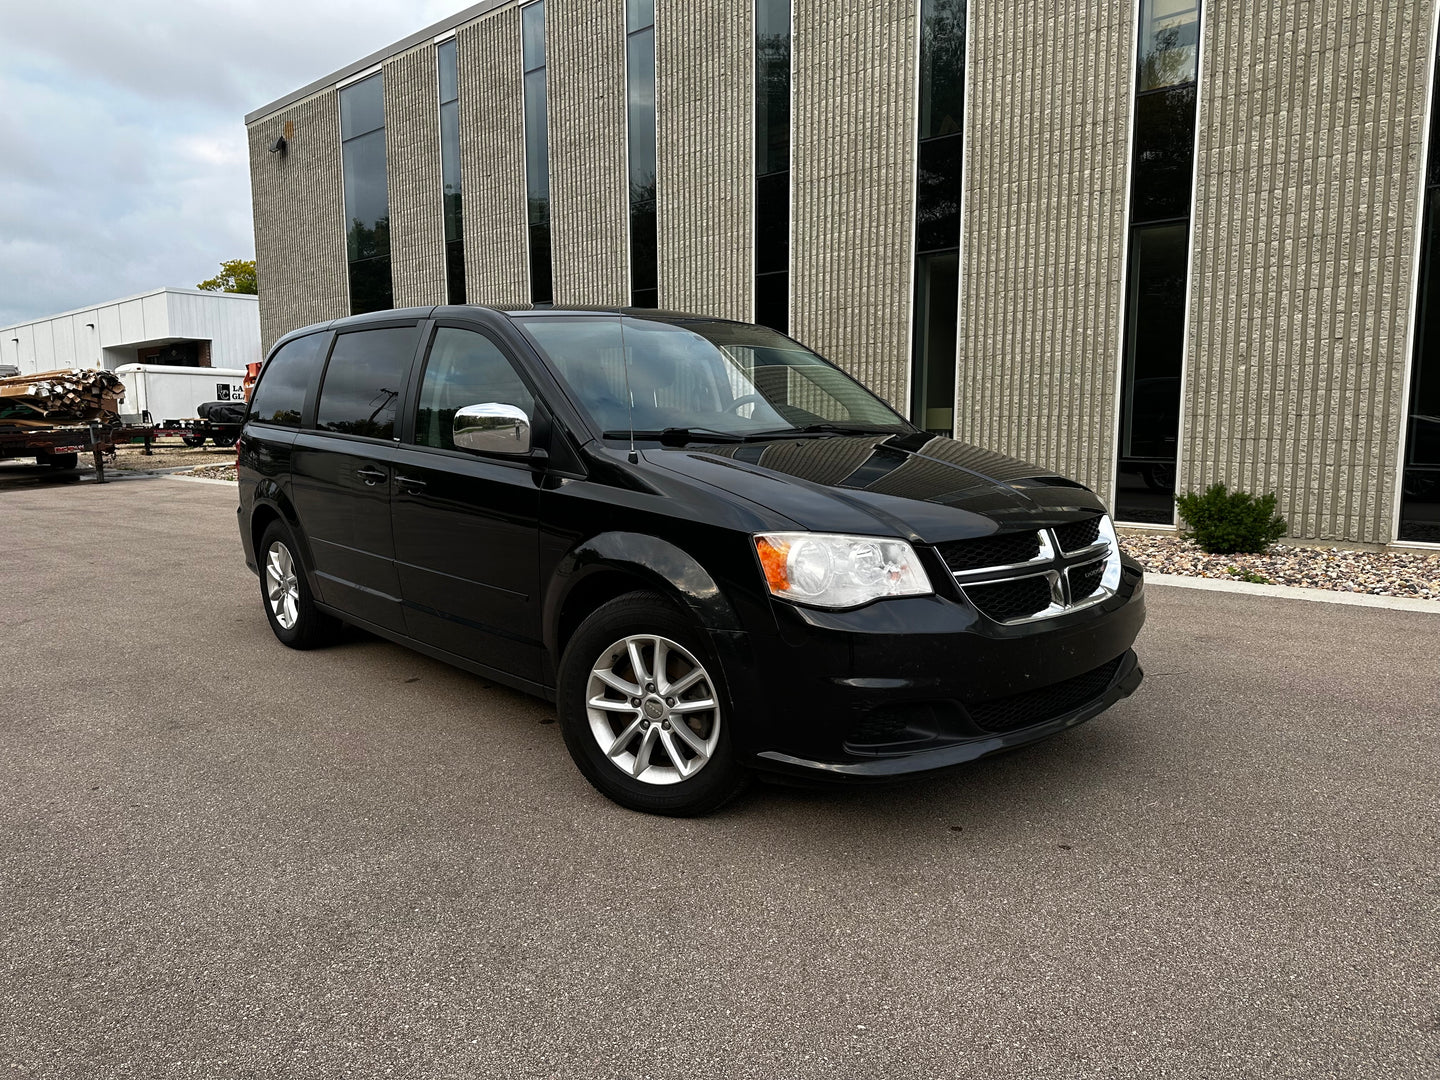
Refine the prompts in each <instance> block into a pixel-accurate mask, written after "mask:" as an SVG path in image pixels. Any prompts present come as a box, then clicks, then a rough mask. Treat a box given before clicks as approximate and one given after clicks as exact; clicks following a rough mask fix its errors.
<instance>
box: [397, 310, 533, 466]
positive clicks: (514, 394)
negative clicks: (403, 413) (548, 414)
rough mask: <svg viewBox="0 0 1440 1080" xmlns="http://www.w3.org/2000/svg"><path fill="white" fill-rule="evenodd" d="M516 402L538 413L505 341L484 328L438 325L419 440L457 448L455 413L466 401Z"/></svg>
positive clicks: (418, 419) (423, 390)
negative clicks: (503, 345)
mask: <svg viewBox="0 0 1440 1080" xmlns="http://www.w3.org/2000/svg"><path fill="white" fill-rule="evenodd" d="M491 402H497V403H499V404H502V405H516V406H518V407H519V408H521V409H524V410H525V415H526V416H529V417H531V418H532V419H533V418H534V416H535V398H534V396H533V395H532V394H531V393H530V391H529V389H527V388H526V386H525V383H524V381H522V380H521V378H520V376H519V374H517V373H516V371H515V368H514V367H513V366H512V365H511V363H510V361H509V360H508V359H507V358H506V356H505V354H504V353H502V352H501V351H500V349H499V347H498V346H497V345H496V344H495V343H494V342H493V341H491V340H490V339H489V338H488V337H486V336H485V335H484V334H477V333H475V332H474V331H473V330H457V329H455V328H454V327H450V326H442V327H440V328H439V329H438V330H436V331H435V339H434V341H433V342H432V343H431V345H430V359H429V361H428V362H427V363H426V364H425V377H424V379H423V380H422V381H421V383H420V402H419V407H418V408H417V410H416V413H415V441H416V442H417V443H418V444H419V445H421V446H434V447H438V448H440V449H442V450H454V449H455V440H454V437H453V435H454V432H453V427H454V422H455V413H456V411H457V410H459V409H463V408H464V407H465V406H466V405H487V404H490V403H491Z"/></svg>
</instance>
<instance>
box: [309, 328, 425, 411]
mask: <svg viewBox="0 0 1440 1080" xmlns="http://www.w3.org/2000/svg"><path fill="white" fill-rule="evenodd" d="M419 337H420V331H419V329H418V328H417V327H414V326H399V327H387V328H385V329H381V330H357V331H355V332H353V333H349V334H341V335H339V336H338V337H337V338H336V339H335V347H334V348H333V349H331V350H330V363H329V364H328V365H326V368H325V382H324V384H323V385H322V386H321V387H320V404H319V406H318V408H317V409H316V412H315V426H316V427H318V428H320V429H321V430H322V431H334V432H337V433H338V434H341V435H367V436H369V437H370V438H372V439H391V438H394V437H395V411H396V409H397V407H398V403H399V399H400V390H401V387H402V386H403V385H404V379H405V375H406V373H407V372H408V371H409V369H410V360H411V358H412V357H413V356H414V355H415V345H416V343H417V342H418V341H419Z"/></svg>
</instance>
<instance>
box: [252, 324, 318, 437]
mask: <svg viewBox="0 0 1440 1080" xmlns="http://www.w3.org/2000/svg"><path fill="white" fill-rule="evenodd" d="M324 342H325V335H324V334H309V335H307V336H305V337H302V338H296V339H295V340H294V341H289V342H286V343H285V344H284V345H282V346H281V347H280V349H279V351H278V352H276V353H275V355H274V356H272V357H270V359H269V360H268V361H266V363H265V366H264V368H262V369H261V371H260V381H259V382H258V383H257V384H256V386H255V390H254V392H253V393H252V394H251V395H250V413H249V417H250V419H251V420H255V421H258V422H260V423H262V424H278V425H280V426H281V427H294V428H298V427H299V426H300V414H301V412H302V411H303V410H304V408H305V395H306V394H307V393H309V391H310V384H311V383H312V382H314V380H315V376H316V375H317V374H318V373H319V371H320V363H321V361H322V360H323V359H324V353H323V352H322V350H321V346H322V345H323V344H324Z"/></svg>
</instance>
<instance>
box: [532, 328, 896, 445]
mask: <svg viewBox="0 0 1440 1080" xmlns="http://www.w3.org/2000/svg"><path fill="white" fill-rule="evenodd" d="M517 321H518V322H519V323H520V324H521V326H522V327H523V328H524V330H525V332H526V333H527V334H528V335H529V336H530V338H531V340H533V341H534V342H535V343H536V345H538V346H539V348H540V350H541V351H542V352H543V353H544V354H545V355H546V356H548V357H549V358H550V362H551V364H552V365H553V366H554V368H555V370H556V372H557V373H558V374H559V375H560V377H561V378H562V379H563V380H564V382H565V383H566V386H567V388H568V390H569V391H570V396H571V398H572V400H574V401H575V402H576V404H578V405H579V406H580V407H581V408H583V409H584V410H585V411H586V412H587V413H589V415H590V419H591V421H592V422H593V423H594V424H595V426H596V427H597V428H599V429H600V431H602V432H603V433H604V434H605V435H606V437H611V438H622V437H628V436H629V434H630V431H631V425H632V423H633V425H634V430H635V432H636V433H637V435H640V437H644V435H648V436H649V437H651V438H655V437H658V436H659V435H660V434H661V433H662V432H666V433H672V434H674V433H684V432H689V431H692V430H693V431H694V432H695V434H696V438H697V439H703V438H704V437H705V436H715V435H718V436H722V437H738V438H744V437H746V436H750V435H759V434H762V433H763V434H766V435H770V434H785V433H789V432H796V431H805V430H810V429H815V430H845V431H849V430H857V431H865V432H892V431H911V430H913V429H912V428H911V426H910V425H909V424H908V423H907V422H906V421H905V420H903V419H902V418H901V417H900V416H899V415H897V414H896V413H895V412H894V411H893V410H892V409H891V408H890V407H889V406H888V405H886V404H885V403H884V402H883V401H881V400H880V399H879V398H877V397H876V396H875V395H874V394H872V393H870V391H868V390H866V389H865V388H864V387H863V386H861V385H860V384H859V383H857V382H855V380H853V379H851V378H850V377H849V376H848V375H846V374H845V373H844V372H842V371H840V370H839V369H838V368H836V367H835V366H833V365H832V364H830V363H828V362H826V361H825V360H822V359H820V357H818V356H816V355H815V354H814V353H812V352H810V351H809V350H808V349H806V348H804V347H802V346H800V345H797V344H796V343H795V342H793V341H791V340H790V339H789V338H786V337H783V336H782V335H780V334H777V333H775V332H774V331H773V330H767V329H766V328H764V327H761V326H749V325H746V324H744V323H731V322H719V321H710V320H702V319H696V320H688V321H686V322H684V323H668V322H655V321H652V320H649V319H634V318H625V319H624V326H625V329H624V354H623V356H624V357H625V359H628V368H629V371H628V372H627V371H626V367H627V364H626V363H625V360H622V352H621V331H620V323H621V319H620V317H619V316H615V315H596V316H594V317H590V316H575V317H571V316H566V317H563V318H545V317H522V318H520V319H519V320H517ZM627 382H628V390H629V393H628V403H627V393H626V390H627ZM641 433H644V435H641Z"/></svg>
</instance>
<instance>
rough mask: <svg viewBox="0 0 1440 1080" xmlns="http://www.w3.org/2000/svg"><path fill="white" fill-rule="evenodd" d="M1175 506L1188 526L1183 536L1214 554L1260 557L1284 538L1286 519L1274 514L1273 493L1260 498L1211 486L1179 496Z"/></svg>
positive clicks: (1223, 486) (1219, 485)
mask: <svg viewBox="0 0 1440 1080" xmlns="http://www.w3.org/2000/svg"><path fill="white" fill-rule="evenodd" d="M1175 503H1176V505H1177V506H1179V507H1180V517H1181V518H1183V519H1184V521H1185V524H1186V526H1187V529H1186V531H1185V532H1184V534H1183V535H1185V536H1188V537H1190V538H1191V539H1192V540H1194V541H1195V542H1196V543H1197V544H1199V545H1200V547H1201V549H1202V550H1204V551H1208V552H1209V553H1210V554H1212V555H1231V554H1238V553H1240V552H1253V553H1256V554H1258V553H1260V552H1263V551H1264V550H1265V549H1266V548H1267V547H1269V546H1270V544H1271V543H1272V542H1273V541H1275V540H1279V539H1280V537H1282V536H1284V535H1285V519H1284V518H1282V517H1281V516H1280V515H1279V514H1277V513H1275V496H1274V495H1273V494H1271V495H1262V496H1260V498H1258V499H1257V498H1256V497H1255V496H1254V495H1247V494H1246V493H1245V492H1243V491H1236V492H1229V491H1226V490H1225V485H1224V484H1211V485H1210V486H1209V487H1208V488H1206V489H1205V494H1203V495H1196V494H1195V493H1194V492H1193V491H1192V492H1189V493H1188V494H1185V495H1180V496H1177V497H1176V499H1175Z"/></svg>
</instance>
